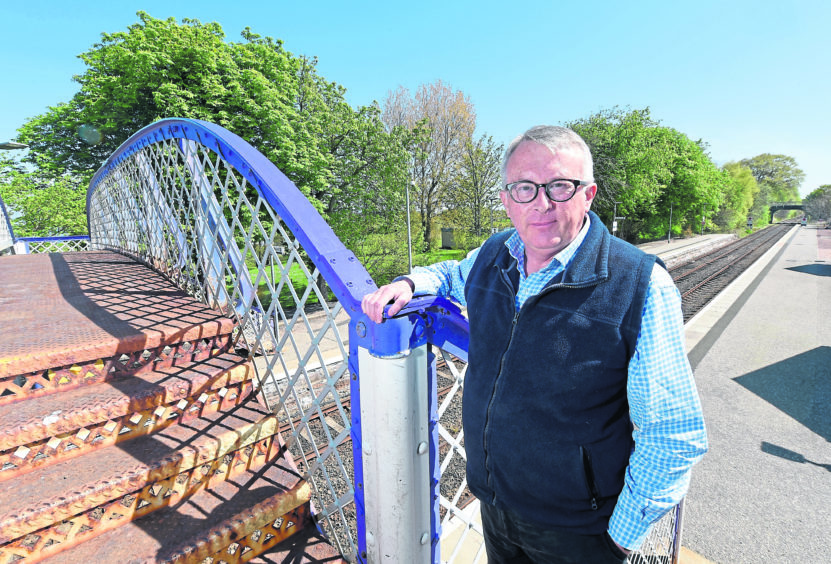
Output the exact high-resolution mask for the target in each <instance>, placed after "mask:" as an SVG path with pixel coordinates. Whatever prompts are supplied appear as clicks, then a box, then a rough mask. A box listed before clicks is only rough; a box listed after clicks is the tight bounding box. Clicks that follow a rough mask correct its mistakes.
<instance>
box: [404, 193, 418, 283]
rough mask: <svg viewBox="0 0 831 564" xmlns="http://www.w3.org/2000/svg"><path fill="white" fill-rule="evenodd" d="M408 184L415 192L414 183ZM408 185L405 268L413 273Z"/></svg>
mask: <svg viewBox="0 0 831 564" xmlns="http://www.w3.org/2000/svg"><path fill="white" fill-rule="evenodd" d="M410 184H412V186H413V190H415V187H416V186H415V181H412V180H411V181H410ZM410 184H407V185H406V186H407V266H409V268H410V270H408V272H410V273H411V272H412V271H413V234H412V231H411V229H410Z"/></svg>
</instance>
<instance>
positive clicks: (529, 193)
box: [505, 178, 589, 204]
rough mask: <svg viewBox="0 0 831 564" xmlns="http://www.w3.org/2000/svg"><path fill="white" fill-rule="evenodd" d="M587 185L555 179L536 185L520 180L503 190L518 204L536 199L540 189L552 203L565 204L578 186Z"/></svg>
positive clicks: (566, 179)
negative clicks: (543, 190)
mask: <svg viewBox="0 0 831 564" xmlns="http://www.w3.org/2000/svg"><path fill="white" fill-rule="evenodd" d="M588 184H589V183H587V182H583V181H582V180H571V179H569V178H555V179H554V180H552V181H551V182H548V183H546V184H537V183H536V182H531V181H530V180H520V181H518V182H511V183H510V184H506V185H505V190H507V191H508V194H510V195H511V199H512V200H513V201H515V202H516V203H518V204H527V203H528V202H531V201H533V200H534V198H536V197H537V193H538V192H539V190H540V188H543V189H545V195H546V196H548V199H549V200H551V201H552V202H567V201H569V200H570V199H571V198H573V197H574V195H575V194H576V193H577V189H578V188H579V187H580V186H588Z"/></svg>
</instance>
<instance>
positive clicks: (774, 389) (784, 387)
mask: <svg viewBox="0 0 831 564" xmlns="http://www.w3.org/2000/svg"><path fill="white" fill-rule="evenodd" d="M735 380H736V382H738V383H739V384H741V385H742V386H744V387H745V388H747V389H748V390H750V391H751V392H753V393H754V394H756V395H757V396H759V397H760V398H762V399H763V400H765V401H767V402H768V403H770V404H771V405H773V406H775V407H777V408H778V409H780V410H781V411H782V412H784V413H786V414H788V415H789V416H790V417H792V418H793V419H795V420H796V421H799V422H800V423H802V424H803V425H805V426H806V427H807V428H808V429H810V430H811V431H813V432H814V433H816V434H818V435H820V436H821V437H823V438H825V440H826V441H831V410H829V409H828V405H829V403H831V347H828V346H822V347H817V348H815V349H811V350H809V351H806V352H804V353H801V354H798V355H796V356H793V357H791V358H788V359H785V360H783V361H781V362H777V363H776V364H772V365H771V366H767V367H765V368H762V369H760V370H756V371H754V372H750V373H748V374H745V375H744V376H739V377H738V378H735Z"/></svg>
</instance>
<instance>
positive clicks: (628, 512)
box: [609, 487, 653, 550]
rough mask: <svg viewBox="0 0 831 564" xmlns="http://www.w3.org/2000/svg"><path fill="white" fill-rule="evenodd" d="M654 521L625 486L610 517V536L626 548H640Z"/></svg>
mask: <svg viewBox="0 0 831 564" xmlns="http://www.w3.org/2000/svg"><path fill="white" fill-rule="evenodd" d="M652 523H653V521H651V520H648V519H646V518H645V516H644V512H643V511H642V510H641V508H640V507H639V506H638V504H637V503H636V502H635V500H634V499H633V498H632V496H631V494H630V493H629V491H628V488H626V487H624V488H623V491H622V492H621V494H620V497H618V500H617V505H616V506H615V511H614V513H612V518H611V519H609V536H610V537H612V540H614V541H615V542H616V543H618V544H619V545H620V546H622V547H623V548H625V549H626V550H638V549H639V548H640V547H641V545H642V544H643V541H644V540H645V539H646V537H647V535H648V534H649V529H650V528H652Z"/></svg>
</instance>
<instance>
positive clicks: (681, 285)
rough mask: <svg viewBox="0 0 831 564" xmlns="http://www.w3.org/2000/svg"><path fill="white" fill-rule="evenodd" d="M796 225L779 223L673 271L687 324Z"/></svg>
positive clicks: (683, 264) (673, 268)
mask: <svg viewBox="0 0 831 564" xmlns="http://www.w3.org/2000/svg"><path fill="white" fill-rule="evenodd" d="M793 225H794V224H793V223H784V222H783V223H777V224H775V225H771V226H770V227H768V228H766V229H762V230H759V231H757V232H756V233H754V234H753V235H750V236H748V237H745V238H743V239H739V240H738V241H736V242H734V243H730V244H728V245H726V246H724V247H720V248H718V249H715V250H714V251H712V252H710V253H707V254H705V255H702V256H699V257H697V258H695V259H693V260H691V261H689V262H684V263H681V264H678V265H676V266H674V267H672V268H671V269H670V270H669V273H670V276H672V279H673V280H674V281H675V285H676V286H677V287H678V291H679V292H681V309H682V311H683V313H684V322H685V323H686V322H687V321H689V320H690V319H691V318H692V317H693V316H694V315H695V314H696V313H698V312H699V311H701V310H702V309H703V308H704V306H706V305H707V304H708V303H709V302H710V301H711V300H712V299H713V298H714V297H716V295H718V293H719V292H721V291H722V290H723V289H724V288H725V287H727V285H728V284H730V283H731V282H732V281H733V280H735V279H736V278H738V277H739V275H741V274H742V273H743V272H744V271H745V270H747V268H749V267H750V265H752V264H753V263H754V262H756V260H757V259H758V258H759V257H761V256H762V255H763V254H765V253H766V252H767V251H768V249H770V248H771V247H772V246H773V245H774V244H776V242H777V241H779V239H781V238H782V237H784V236H785V234H786V233H787V232H788V231H789V230H790V229H791V228H792V227H793Z"/></svg>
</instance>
